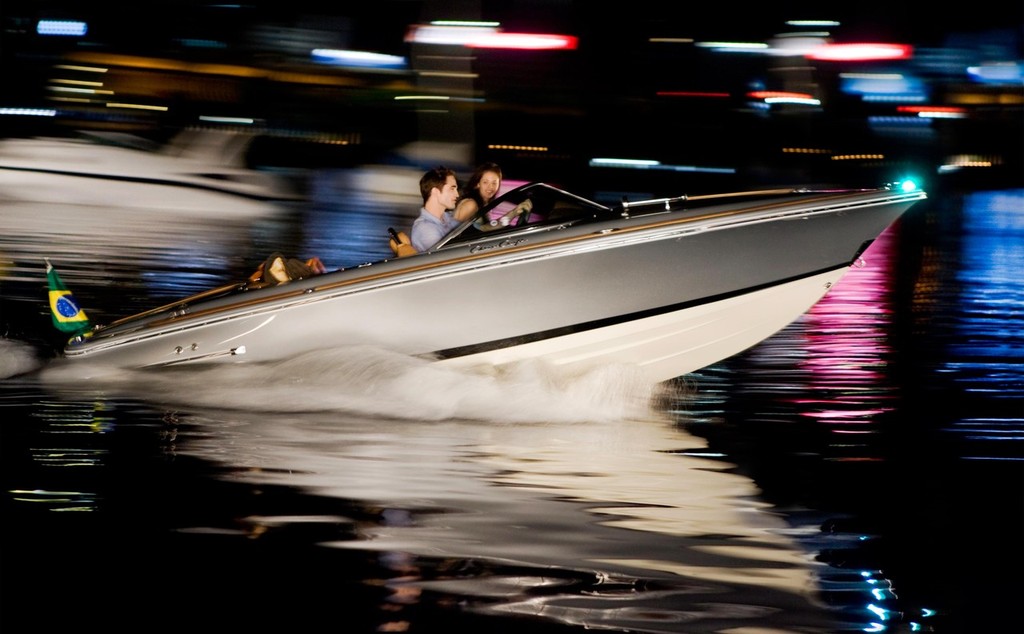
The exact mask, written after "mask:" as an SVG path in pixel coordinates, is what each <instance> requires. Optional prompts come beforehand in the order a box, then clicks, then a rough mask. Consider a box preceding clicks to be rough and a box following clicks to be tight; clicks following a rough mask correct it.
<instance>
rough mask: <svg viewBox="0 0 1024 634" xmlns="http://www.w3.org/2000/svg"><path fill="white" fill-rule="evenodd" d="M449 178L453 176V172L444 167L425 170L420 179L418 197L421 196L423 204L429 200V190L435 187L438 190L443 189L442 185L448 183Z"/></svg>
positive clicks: (439, 166)
mask: <svg viewBox="0 0 1024 634" xmlns="http://www.w3.org/2000/svg"><path fill="white" fill-rule="evenodd" d="M449 176H455V170H452V169H450V168H447V167H445V166H444V165H438V166H437V167H435V168H434V169H431V170H427V172H426V173H425V174H424V175H423V178H421V179H420V195H422V196H423V202H424V203H426V202H427V199H428V198H430V190H432V189H434V188H435V187H436V188H438V189H439V190H441V189H444V184H445V183H446V182H447V181H448V177H449Z"/></svg>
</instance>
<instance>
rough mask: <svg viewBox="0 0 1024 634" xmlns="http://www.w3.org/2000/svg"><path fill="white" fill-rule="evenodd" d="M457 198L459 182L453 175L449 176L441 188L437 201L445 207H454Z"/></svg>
mask: <svg viewBox="0 0 1024 634" xmlns="http://www.w3.org/2000/svg"><path fill="white" fill-rule="evenodd" d="M458 199H459V184H458V182H456V180H455V177H454V176H449V177H448V179H447V180H446V181H445V182H444V187H442V188H441V194H440V196H439V201H440V202H441V204H442V205H444V208H445V209H455V201H457V200H458Z"/></svg>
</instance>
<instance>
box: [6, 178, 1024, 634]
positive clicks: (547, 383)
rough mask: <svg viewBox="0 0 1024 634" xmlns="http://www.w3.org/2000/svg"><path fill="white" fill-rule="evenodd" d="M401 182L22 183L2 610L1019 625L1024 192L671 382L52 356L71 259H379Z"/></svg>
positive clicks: (756, 630) (519, 622) (890, 246)
mask: <svg viewBox="0 0 1024 634" xmlns="http://www.w3.org/2000/svg"><path fill="white" fill-rule="evenodd" d="M379 176H380V175H378V177H379ZM405 177H406V176H403V175H401V174H399V175H386V177H385V178H384V181H387V182H386V183H384V184H383V185H386V186H387V188H390V186H391V185H392V184H393V183H392V182H391V181H390V180H388V179H392V180H394V179H397V180H399V181H400V180H402V178H405ZM370 180H373V179H367V178H366V175H365V174H354V173H352V172H331V173H324V174H320V175H318V177H317V178H316V179H315V180H314V181H313V182H312V184H311V190H310V191H311V192H312V193H313V200H312V202H311V203H310V204H306V205H297V206H293V207H282V208H280V209H278V210H276V211H275V212H274V213H271V214H268V215H266V216H260V217H253V218H242V219H240V218H237V217H208V218H202V219H197V218H195V217H191V218H188V219H184V218H179V217H175V216H173V215H168V214H164V215H160V216H154V215H150V216H148V217H147V216H144V215H143V214H142V212H135V213H133V212H132V211H131V210H129V211H128V212H117V211H111V210H106V209H103V210H99V209H83V208H75V207H73V206H67V205H65V206H60V205H56V206H54V205H49V206H47V207H45V208H42V207H33V206H32V205H27V204H24V203H4V204H3V205H4V206H3V207H2V210H3V211H2V214H3V215H2V217H3V222H4V231H3V234H2V235H0V262H3V265H4V269H3V277H2V278H0V289H2V291H3V292H2V296H0V299H2V307H3V311H4V312H3V320H4V326H5V328H6V329H7V336H6V338H5V339H2V340H0V376H3V377H5V378H4V379H3V380H2V382H0V411H2V418H0V420H2V423H0V473H2V483H3V487H2V497H0V504H2V507H0V513H2V526H3V536H2V539H0V584H2V587H0V590H2V593H0V631H3V632H4V633H7V632H12V633H15V632H28V631H63V630H66V629H69V628H77V627H91V628H99V629H101V630H102V631H108V632H139V631H145V632H150V631H184V630H186V629H187V630H193V629H196V628H200V629H203V630H204V631H233V632H245V631H257V632H263V631H289V632H311V631H337V632H447V631H470V632H524V631H529V632H569V631H583V630H599V631H601V630H604V631H615V632H651V633H657V632H723V633H729V634H775V633H779V632H858V631H859V632H916V631H924V632H1004V631H1005V632H1009V631H1015V630H1014V628H1015V627H1019V617H1018V616H1017V614H1016V611H1017V610H1016V607H1017V605H1016V604H1017V602H1018V601H1019V597H1020V596H1021V592H1022V590H1024V587H1022V584H1021V582H1020V578H1021V574H1020V564H1021V563H1024V558H1022V554H1024V547H1022V541H1024V278H1022V273H1024V190H982V189H973V190H972V189H960V188H958V189H956V190H951V191H943V190H939V191H933V192H932V196H931V198H930V199H929V200H928V201H926V202H925V203H922V204H921V205H918V206H917V207H916V208H915V209H914V210H913V211H912V212H911V213H910V214H909V215H907V216H906V217H905V218H904V219H902V220H901V221H900V222H899V223H898V224H897V225H894V226H893V227H892V228H891V229H890V230H889V231H887V232H886V233H885V234H884V235H883V236H882V237H881V238H880V239H879V240H878V241H877V242H876V243H875V244H874V245H873V246H872V247H871V249H870V250H869V251H868V252H867V254H866V256H865V259H866V262H867V266H865V267H863V268H858V269H854V270H852V271H851V273H850V274H849V275H848V277H847V278H846V280H844V284H842V285H841V286H839V287H837V288H836V289H834V291H833V292H832V293H831V294H830V295H829V296H828V297H827V298H826V299H825V301H823V302H822V303H821V304H819V305H818V306H817V307H815V309H814V310H813V311H812V312H810V313H809V314H808V315H806V316H805V318H803V319H801V320H800V321H799V322H797V323H795V324H793V325H792V326H791V327H789V328H787V329H786V330H784V331H783V332H781V333H779V334H778V335H777V336H775V337H773V338H771V339H770V340H768V341H765V342H764V343H763V344H761V345H759V346H757V347H755V348H753V349H751V350H749V351H747V352H746V353H744V354H742V355H739V356H737V357H735V358H733V359H730V360H728V361H727V362H724V363H721V364H718V365H716V366H713V367H710V368H706V369H705V370H703V371H701V372H698V373H694V374H692V375H689V376H686V377H682V378H680V379H678V380H677V381H674V382H672V383H671V384H669V385H663V386H649V385H642V384H638V383H637V382H636V381H635V380H634V378H633V377H632V375H631V374H630V373H629V371H628V369H623V368H608V369H606V370H604V371H595V372H594V373H592V374H591V375H587V376H560V375H558V374H557V373H554V372H552V371H551V370H550V369H547V368H543V367H536V366H525V367H522V368H518V369H517V370H516V371H513V372H509V373H507V374H502V375H495V376H481V375H474V374H461V373H459V372H455V371H452V370H439V369H437V368H434V367H431V366H428V365H423V364H421V363H419V362H418V361H416V360H413V359H407V358H401V357H395V356H394V355H391V354H389V353H387V352H386V351H384V350H375V349H370V348H356V349H344V350H325V351H323V352H321V353H317V354H313V355H309V356H307V357H304V358H301V359H295V360H291V361H288V362H285V363H279V364H275V365H274V366H270V367H266V366H265V367H255V368H254V367H247V366H240V367H231V368H218V369H215V370H207V371H182V372H170V373H168V372H161V373H128V374H124V375H119V376H111V377H105V378H104V379H102V380H97V379H90V380H85V379H83V378H82V377H81V376H76V373H75V372H74V370H73V369H71V368H66V367H64V366H63V365H62V364H61V363H60V361H59V360H57V359H52V358H50V357H49V356H47V354H48V351H49V350H50V349H51V348H48V346H52V344H53V343H54V341H55V340H56V341H59V337H56V338H55V335H54V332H53V329H52V328H51V326H50V322H49V316H48V313H47V307H46V305H45V278H44V275H43V270H44V269H43V264H42V258H43V257H49V258H50V259H51V260H52V261H53V262H54V264H55V265H56V266H57V267H58V269H59V270H60V271H61V274H62V277H63V278H64V281H65V282H66V283H67V284H68V285H69V286H70V287H71V288H72V289H73V290H74V291H75V294H76V296H77V297H78V299H79V301H80V302H81V303H82V304H84V306H85V307H86V309H87V310H88V312H89V313H90V316H91V317H92V318H93V320H94V321H98V322H103V321H107V320H110V319H113V318H116V317H118V316H120V315H123V314H126V313H128V312H132V311H133V310H135V309H138V308H143V307H150V306H153V305H155V304H157V303H163V302H166V301H168V300H169V299H170V298H173V297H176V296H180V295H183V294H187V293H190V292H192V291H195V290H200V289H203V288H208V287H211V286H215V285H218V284H221V283H224V282H226V281H229V280H233V279H238V278H239V277H242V276H244V275H245V274H247V273H248V271H250V270H251V269H252V267H254V266H255V265H256V263H258V262H259V261H261V260H262V259H263V258H264V257H265V255H266V253H268V252H269V251H270V250H275V249H282V250H286V251H291V252H292V253H294V254H296V255H302V256H307V255H312V254H318V255H320V256H321V257H322V258H323V259H324V260H325V261H326V262H327V264H328V265H329V266H332V267H336V266H351V265H355V264H358V263H360V262H364V261H369V260H372V259H376V258H378V257H382V256H383V255H385V254H386V250H387V243H386V238H385V237H384V234H383V228H384V227H386V226H387V225H389V224H398V225H402V224H407V222H408V220H409V219H410V218H411V215H412V214H413V213H415V210H416V207H417V205H416V201H415V200H412V199H381V198H380V197H379V196H377V195H375V194H374V192H372V191H366V189H365V188H361V189H353V186H352V183H364V184H365V183H366V182H369V181H370ZM403 190H404V191H410V192H413V191H415V176H413V180H411V181H410V184H409V186H408V187H405V188H404V189H392V191H403ZM81 226H89V227H93V229H92V230H90V231H88V232H85V231H81V230H79V229H78V227H81ZM1015 624H1017V625H1015Z"/></svg>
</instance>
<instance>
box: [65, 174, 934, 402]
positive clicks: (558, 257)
mask: <svg viewBox="0 0 1024 634" xmlns="http://www.w3.org/2000/svg"><path fill="white" fill-rule="evenodd" d="M925 198H926V193H925V192H924V191H923V190H920V189H911V188H905V187H903V186H901V185H898V184H890V185H886V186H883V187H879V188H874V189H834V190H825V189H771V190H759V191H745V192H735V193H724V194H709V195H696V196H678V197H672V198H657V199H650V200H642V201H635V202H630V201H627V200H623V201H621V202H620V203H616V204H614V205H611V206H608V205H604V204H600V203H598V202H595V201H592V200H588V199H586V198H583V197H580V196H577V195H575V194H572V193H570V192H567V191H564V190H563V189H560V188H558V187H554V186H551V185H549V184H545V183H528V184H525V185H523V186H520V187H518V188H516V189H514V190H511V191H509V192H507V193H505V194H503V195H502V196H500V197H499V198H497V199H496V200H495V201H493V202H492V203H491V204H490V205H487V206H486V207H484V208H483V209H481V210H480V212H479V215H478V216H477V217H476V218H474V219H471V220H467V221H466V222H465V223H464V224H462V225H461V226H459V227H458V228H457V229H455V230H454V231H452V232H451V233H450V234H449V235H447V236H446V237H445V238H444V239H442V240H441V241H440V242H438V243H437V244H436V245H434V246H433V247H431V248H430V249H429V250H428V251H425V252H423V253H416V254H414V255H408V256H404V257H397V256H396V257H393V258H389V259H385V260H381V261H377V262H371V263H367V264H363V265H360V266H354V267H350V268H343V269H338V270H336V271H331V272H327V273H323V274H319V275H313V276H310V277H306V278H305V279H295V280H291V281H287V282H285V283H282V284H278V285H273V286H263V287H261V288H255V287H254V285H252V284H249V283H247V282H239V283H237V284H230V285H227V286H225V287H221V288H216V289H211V290H210V291H208V292H205V293H201V294H198V295H194V296H192V297H188V298H185V299H182V300H180V301H176V302H174V303H171V304H168V305H165V306H161V307H158V308H154V309H152V310H148V311H145V312H142V313H140V314H137V315H134V316H130V317H126V318H123V319H120V320H117V321H114V322H113V323H110V324H108V325H106V326H100V327H95V328H93V329H92V330H91V331H90V332H87V333H84V334H82V335H79V336H76V337H74V338H72V339H71V340H70V341H69V342H68V344H67V345H66V347H65V349H64V356H65V358H66V359H68V360H76V361H83V362H85V361H88V362H93V363H96V364H100V365H109V366H116V367H122V368H163V367H177V366H188V365H207V364H215V363H253V362H268V361H275V360H281V359H284V358H288V357H292V356H295V355H299V354H303V353H307V352H312V351H316V350H323V349H326V348H333V347H342V346H354V345H373V346H380V347H382V348H386V349H389V350H392V351H395V352H397V353H402V354H406V355H413V356H417V357H423V358H427V359H430V360H432V361H435V362H437V363H441V364H449V365H458V366H467V367H477V366H479V367H480V368H482V369H488V371H493V370H494V369H495V367H499V366H503V365H505V364H515V363H518V362H524V361H533V360H538V361H542V362H545V363H550V364H554V365H556V366H563V367H565V368H566V369H567V370H569V371H571V370H572V369H574V368H580V369H581V370H582V369H591V368H593V367H594V366H595V365H599V364H623V365H629V366H633V367H635V368H637V369H638V371H639V372H641V373H642V376H643V377H645V378H646V379H648V380H650V381H653V382H661V381H666V380H669V379H672V378H675V377H679V376H681V375H684V374H687V373H690V372H693V371H695V370H698V369H700V368H703V367H705V366H708V365H710V364H713V363H716V362H718V361H721V360H723V359H726V358H728V357H730V356H733V355H735V354H737V353H739V352H741V351H743V350H745V349H747V348H749V347H751V346H753V345H755V344H757V343H758V342H760V341H762V340H764V339H766V338H768V337H769V336H771V335H772V334H774V333H775V332H777V331H779V330H780V329H782V328H784V327H785V326H787V325H788V324H790V323H791V322H793V321H795V320H796V319H797V318H799V317H800V316H801V315H802V314H803V313H805V312H806V311H807V310H809V309H810V308H811V307H812V306H813V305H814V304H815V303H816V302H818V301H819V300H820V299H821V298H822V297H823V296H824V295H825V294H826V293H827V292H828V291H829V289H831V288H832V287H834V286H835V285H836V284H837V283H839V282H840V281H841V280H842V278H843V276H844V274H845V273H846V272H847V271H848V270H849V269H850V267H851V266H853V265H854V264H855V263H860V261H861V256H862V254H863V253H864V251H865V249H866V248H867V247H868V246H869V245H870V244H871V242H872V241H873V240H874V239H875V238H876V237H877V236H879V235H880V234H881V233H882V232H883V231H884V230H885V229H886V228H887V227H889V226H890V225H891V224H892V223H894V222H895V221H896V220H897V219H898V218H899V217H900V216H901V215H902V214H903V213H904V212H906V211H907V210H908V209H909V208H910V207H911V206H913V205H914V204H915V203H917V202H918V201H921V200H924V199H925ZM381 234H382V239H386V234H385V233H384V228H382V231H381Z"/></svg>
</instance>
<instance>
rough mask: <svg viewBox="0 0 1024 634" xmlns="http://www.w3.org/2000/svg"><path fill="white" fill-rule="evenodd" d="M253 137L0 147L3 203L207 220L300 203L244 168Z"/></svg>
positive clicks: (118, 137) (91, 139)
mask: <svg viewBox="0 0 1024 634" xmlns="http://www.w3.org/2000/svg"><path fill="white" fill-rule="evenodd" d="M253 139H254V136H253V135H252V134H248V133H243V132H234V131H231V130H220V129H186V130H182V131H181V132H179V133H178V134H177V135H176V136H175V137H174V138H172V139H171V141H170V142H168V143H167V144H165V145H156V144H153V143H152V142H149V141H147V140H145V139H142V138H141V137H136V136H133V135H127V134H120V133H104V132H93V133H84V132H83V133H82V134H81V136H79V137H76V138H61V137H33V138H9V139H4V140H3V141H0V198H2V199H5V200H11V201H24V202H40V203H48V204H73V205H76V206H77V207H80V208H82V207H86V206H95V207H100V208H105V207H119V208H120V207H131V208H132V209H146V210H154V211H159V212H165V211H173V212H176V213H179V214H181V213H185V214H189V213H191V214H194V215H202V216H217V217H225V216H228V217H230V216H232V215H234V216H238V217H243V218H244V217H252V216H260V215H270V214H274V213H277V211H278V209H277V208H276V207H275V204H276V203H280V202H290V201H295V200H298V199H299V196H298V195H297V194H296V192H295V191H294V188H293V187H292V186H291V185H290V184H289V183H288V181H287V180H286V179H285V178H282V177H281V176H280V175H278V174H275V173H271V172H267V171H260V170H257V169H253V168H251V167H249V166H247V165H246V164H245V157H246V152H247V151H248V148H249V146H250V145H251V143H252V141H253Z"/></svg>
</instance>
